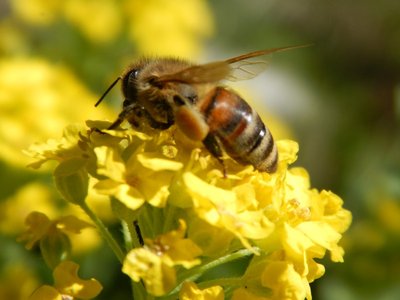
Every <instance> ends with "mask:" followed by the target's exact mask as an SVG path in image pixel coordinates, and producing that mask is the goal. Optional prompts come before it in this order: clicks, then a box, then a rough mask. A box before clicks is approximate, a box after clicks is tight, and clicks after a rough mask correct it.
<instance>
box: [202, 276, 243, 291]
mask: <svg viewBox="0 0 400 300" xmlns="http://www.w3.org/2000/svg"><path fill="white" fill-rule="evenodd" d="M242 284H243V278H242V277H232V278H219V279H214V280H208V281H204V282H200V283H199V284H197V286H198V287H199V288H201V289H206V288H209V287H212V286H216V285H219V286H233V287H236V286H240V285H242Z"/></svg>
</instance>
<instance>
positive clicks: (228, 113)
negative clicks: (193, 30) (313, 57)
mask: <svg viewBox="0 0 400 300" xmlns="http://www.w3.org/2000/svg"><path fill="white" fill-rule="evenodd" d="M299 47H305V46H291V47H282V48H273V49H266V50H260V51H254V52H250V53H247V54H243V55H239V56H236V57H233V58H230V59H226V60H222V61H216V62H211V63H207V64H200V65H196V64H192V63H190V62H188V61H186V60H181V59H176V58H142V59H139V60H138V61H136V62H135V63H133V64H132V65H131V66H129V67H128V68H127V69H126V71H125V72H124V73H123V74H122V75H121V76H120V77H118V78H117V79H116V80H115V81H114V82H113V83H112V84H111V86H110V87H109V88H108V89H107V90H106V91H105V93H104V94H103V95H102V97H101V98H100V99H99V100H98V101H97V103H96V106H97V105H98V104H99V103H100V102H101V101H102V100H103V98H104V97H105V95H106V94H107V93H108V92H109V91H110V90H111V89H112V88H113V87H114V86H115V84H116V83H117V82H118V81H119V80H122V93H123V95H124V97H125V99H124V102H123V108H122V112H121V113H120V114H119V116H118V118H117V119H116V120H115V121H114V122H113V123H112V125H111V126H110V127H109V129H115V128H117V127H118V126H119V125H120V124H121V123H122V122H123V121H124V120H127V121H128V122H129V123H130V124H131V125H132V126H133V127H135V128H137V129H138V130H139V131H140V130H141V129H143V128H145V127H146V126H149V127H151V128H153V129H158V130H165V129H168V128H169V127H171V126H172V125H173V124H176V125H177V127H178V128H179V129H180V130H181V131H182V132H183V133H184V134H185V135H186V136H187V137H188V138H190V139H192V140H195V141H201V142H202V143H203V145H204V146H205V148H206V149H207V150H208V151H209V152H210V153H211V154H212V155H213V156H214V157H215V158H217V159H218V160H219V161H220V162H221V163H222V164H223V161H222V157H223V153H224V152H225V153H226V154H228V155H229V156H230V157H231V158H232V159H234V160H235V161H237V162H238V163H240V164H243V165H253V166H254V168H255V169H257V170H259V171H264V172H268V173H273V172H275V170H276V168H277V161H278V151H277V147H276V144H275V142H274V139H273V137H272V134H271V132H270V131H269V129H268V128H267V127H266V126H265V124H264V122H263V121H262V120H261V118H260V116H259V115H258V114H257V112H256V111H255V110H254V109H253V108H252V107H251V106H250V105H249V104H248V103H247V102H246V101H245V100H244V99H243V98H241V97H240V96H239V95H238V94H237V93H236V92H235V91H234V90H232V89H230V88H228V87H225V86H223V85H221V84H220V81H222V80H224V79H230V78H233V79H238V77H240V75H237V74H240V73H241V75H244V76H245V77H246V78H251V77H254V76H256V75H257V74H258V72H255V73H254V72H253V71H252V70H251V69H252V68H254V67H256V68H257V67H259V66H260V65H261V63H254V62H251V61H246V60H247V59H251V58H254V57H258V56H262V55H267V54H271V53H275V52H280V51H285V50H289V49H293V48H299ZM239 79H240V78H239ZM224 171H225V167H224Z"/></svg>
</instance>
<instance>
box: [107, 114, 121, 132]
mask: <svg viewBox="0 0 400 300" xmlns="http://www.w3.org/2000/svg"><path fill="white" fill-rule="evenodd" d="M124 119H125V118H123V117H121V115H119V116H118V118H117V119H116V120H115V121H114V122H113V123H112V124H111V125H110V126H109V127H108V128H107V129H108V130H111V129H115V128H117V127H118V126H119V125H121V123H122V122H123V121H124Z"/></svg>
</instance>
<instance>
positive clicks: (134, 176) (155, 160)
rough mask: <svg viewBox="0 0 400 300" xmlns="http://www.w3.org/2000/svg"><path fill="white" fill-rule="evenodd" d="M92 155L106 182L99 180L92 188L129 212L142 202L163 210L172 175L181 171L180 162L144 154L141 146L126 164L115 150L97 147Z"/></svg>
mask: <svg viewBox="0 0 400 300" xmlns="http://www.w3.org/2000/svg"><path fill="white" fill-rule="evenodd" d="M95 152H96V155H97V159H98V170H97V171H98V173H99V174H100V175H103V176H106V178H107V179H104V180H100V181H99V182H98V183H97V184H96V185H95V186H94V188H95V189H96V191H97V192H99V193H101V194H105V195H114V196H115V197H116V198H117V199H118V200H120V201H121V202H122V203H124V204H125V205H126V206H127V207H129V208H131V209H137V208H139V207H140V206H141V205H142V204H143V203H144V202H145V201H146V202H148V203H150V204H151V205H153V206H157V207H164V206H165V203H166V200H167V198H168V196H169V190H168V188H169V185H170V183H171V179H172V177H173V175H174V172H176V171H178V170H180V169H181V168H182V163H180V162H177V161H173V160H170V159H167V158H166V157H164V158H162V157H159V156H156V155H154V153H150V152H144V149H143V147H138V149H137V150H136V151H135V152H133V153H132V155H131V156H130V157H128V158H127V161H126V163H125V162H124V161H123V159H122V157H121V154H120V153H118V150H117V149H115V148H109V147H106V146H103V147H97V148H96V149H95Z"/></svg>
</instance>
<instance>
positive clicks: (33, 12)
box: [10, 0, 63, 25]
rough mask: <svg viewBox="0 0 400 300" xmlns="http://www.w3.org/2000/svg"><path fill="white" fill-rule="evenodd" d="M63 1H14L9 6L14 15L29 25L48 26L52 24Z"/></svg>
mask: <svg viewBox="0 0 400 300" xmlns="http://www.w3.org/2000/svg"><path fill="white" fill-rule="evenodd" d="M62 3H63V1H60V0H55V1H45V0H33V1H29V0H28V1H26V0H15V1H11V2H10V4H11V5H12V8H13V10H14V13H15V14H16V15H17V16H18V17H20V18H21V19H23V20H24V21H27V22H29V23H33V24H37V25H49V24H50V23H52V22H54V21H55V19H56V17H57V15H58V12H59V10H60V9H61V7H62Z"/></svg>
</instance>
